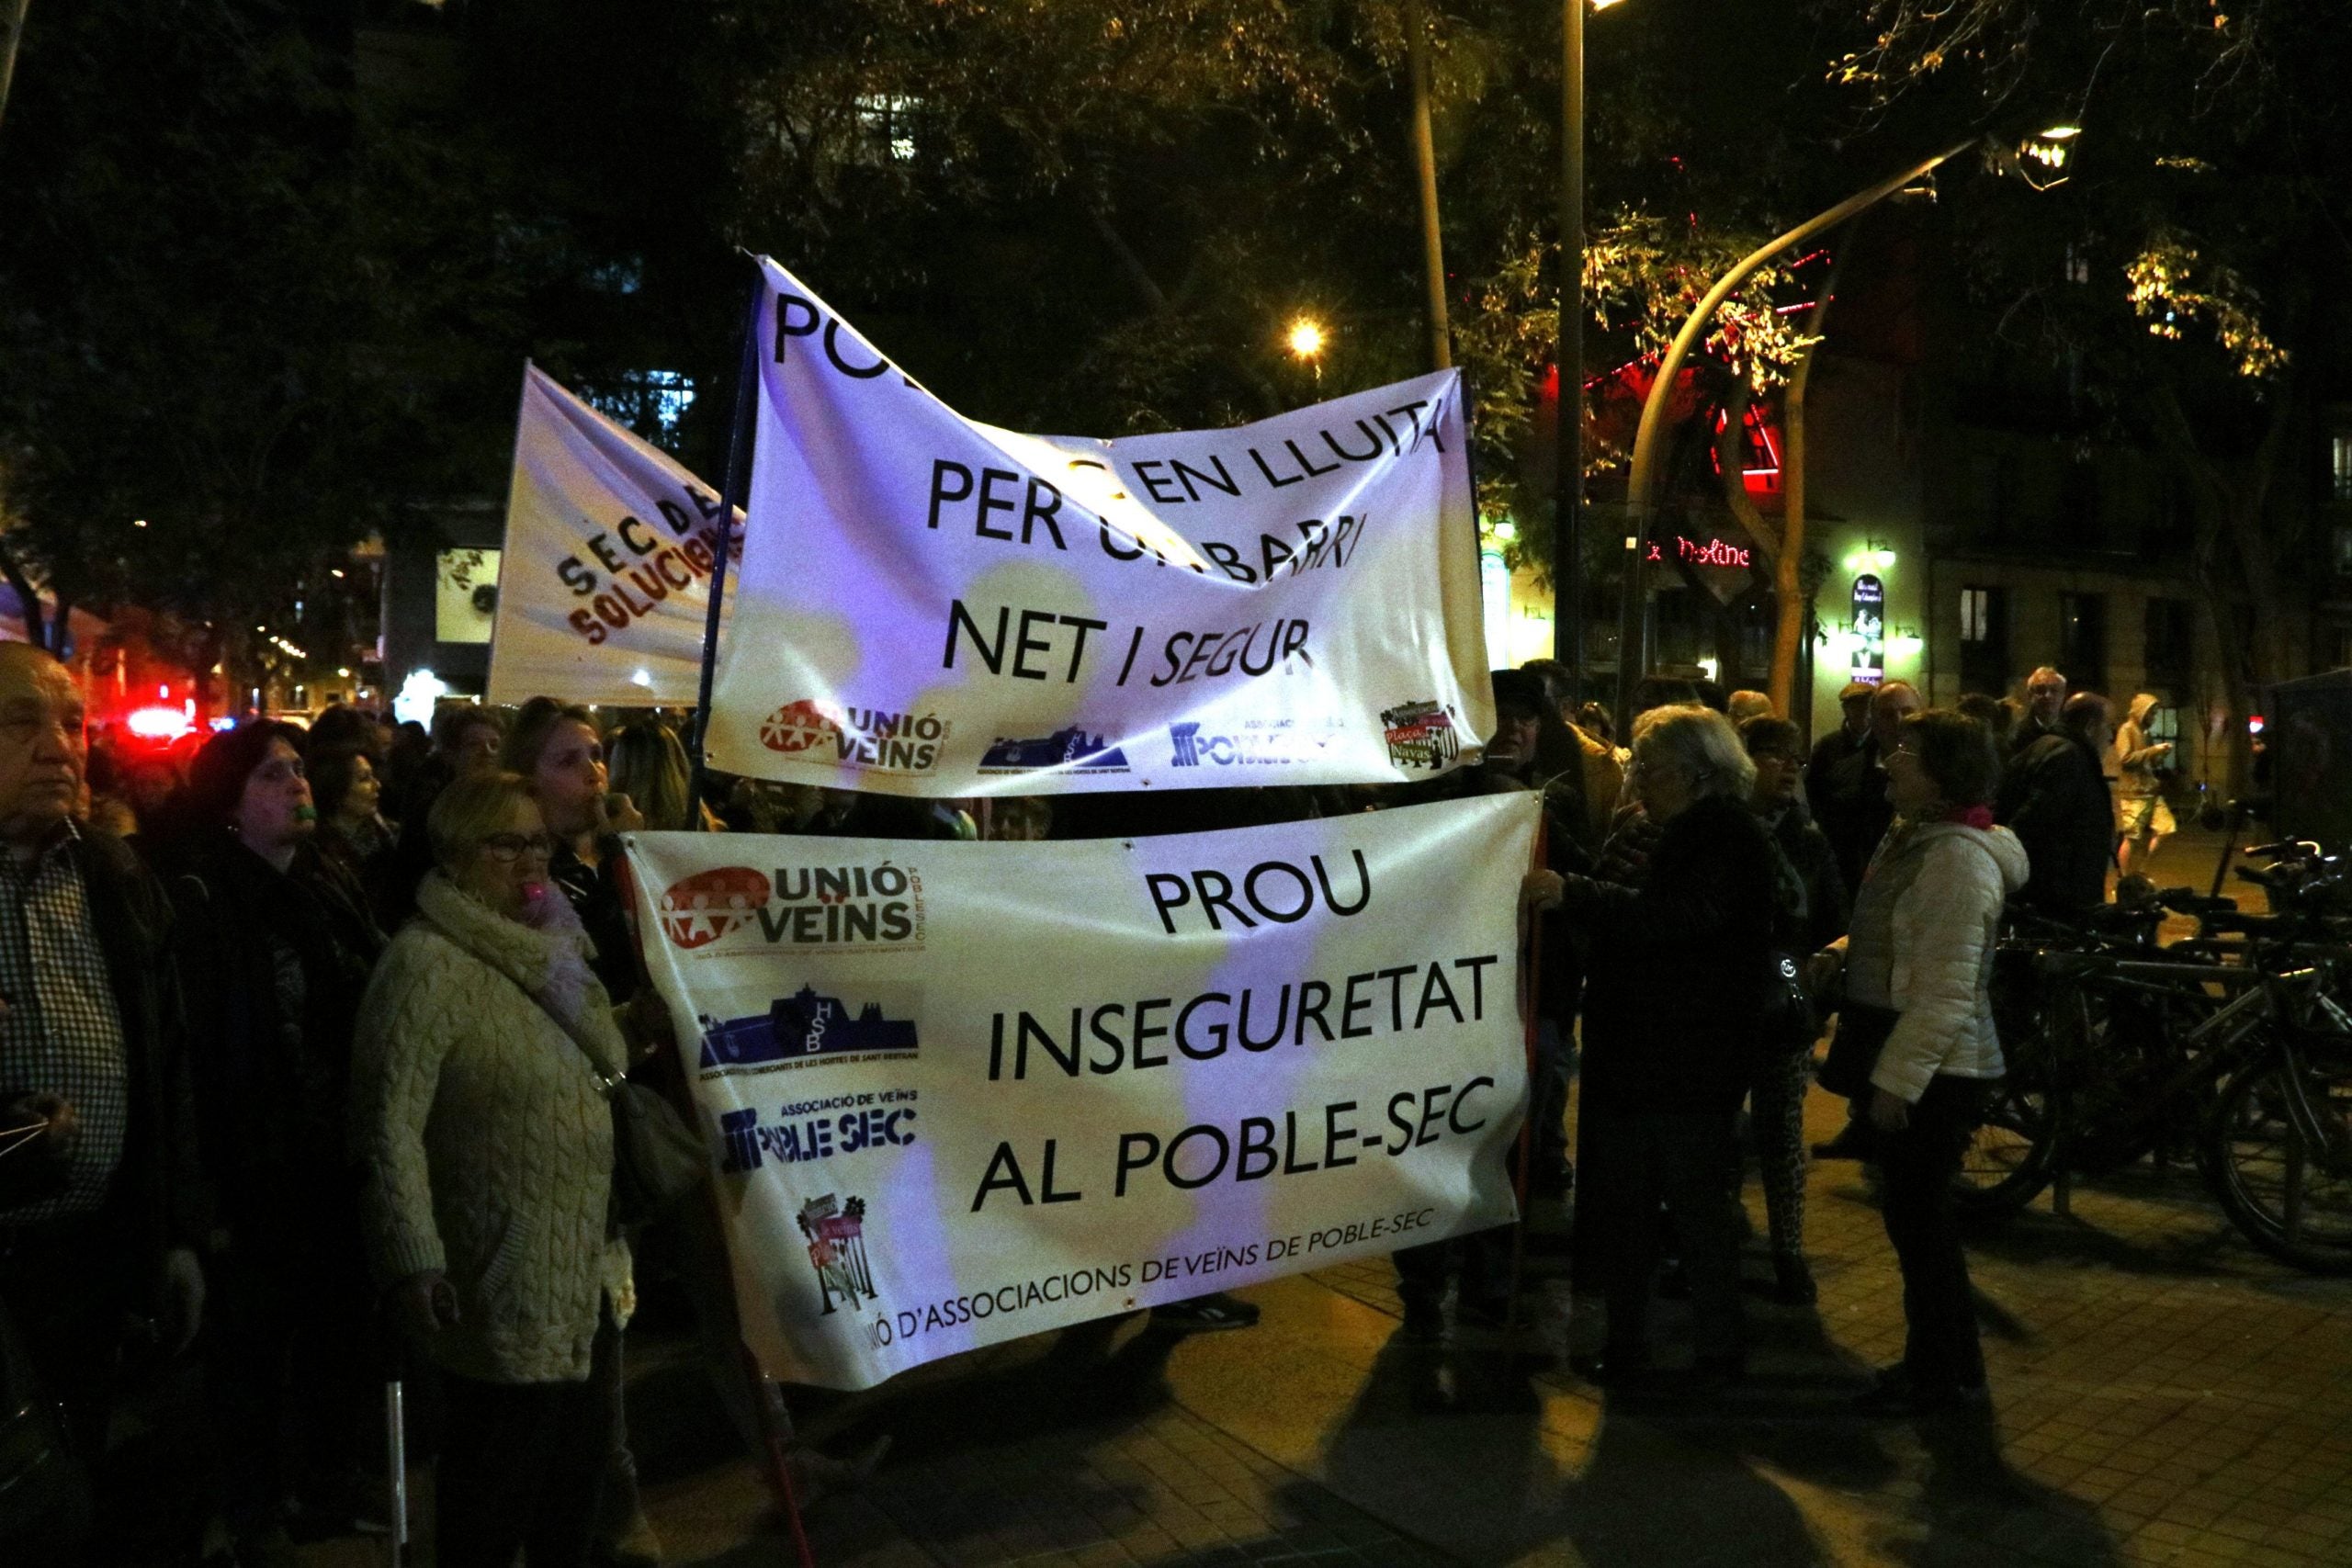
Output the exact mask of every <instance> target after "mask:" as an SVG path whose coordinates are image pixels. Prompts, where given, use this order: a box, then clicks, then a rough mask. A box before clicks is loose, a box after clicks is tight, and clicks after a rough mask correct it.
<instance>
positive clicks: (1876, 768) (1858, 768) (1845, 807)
mask: <svg viewBox="0 0 2352 1568" xmlns="http://www.w3.org/2000/svg"><path fill="white" fill-rule="evenodd" d="M1816 754H1818V749H1817V748H1816ZM1886 784H1887V780H1886V767H1885V764H1884V763H1883V762H1882V761H1880V758H1879V749H1878V738H1877V737H1876V736H1874V735H1872V736H1864V737H1863V738H1862V740H1861V743H1860V745H1858V746H1856V747H1854V748H1853V749H1851V750H1847V751H1844V752H1843V753H1841V754H1840V755H1838V757H1836V758H1834V759H1833V760H1832V761H1830V763H1829V765H1828V766H1826V767H1824V768H1818V769H1816V770H1815V771H1814V772H1812V773H1807V774H1806V775H1805V781H1804V793H1805V804H1806V805H1807V806H1809V807H1812V809H1813V820H1814V823H1815V826H1817V827H1818V828H1820V829H1821V831H1822V833H1823V834H1824V835H1825V836H1826V837H1827V839H1828V840H1829V847H1830V848H1831V849H1832V850H1835V851H1836V852H1837V853H1838V881H1839V882H1840V883H1842V884H1843V885H1844V886H1848V887H1859V886H1861V881H1862V868H1863V867H1865V866H1867V865H1869V864H1870V863H1871V851H1873V850H1875V849H1877V848H1878V844H1879V840H1881V839H1883V838H1885V837H1886V830H1887V829H1889V828H1890V827H1893V826H1894V805H1893V804H1892V803H1891V802H1890V801H1889V800H1888V799H1887V795H1886Z"/></svg>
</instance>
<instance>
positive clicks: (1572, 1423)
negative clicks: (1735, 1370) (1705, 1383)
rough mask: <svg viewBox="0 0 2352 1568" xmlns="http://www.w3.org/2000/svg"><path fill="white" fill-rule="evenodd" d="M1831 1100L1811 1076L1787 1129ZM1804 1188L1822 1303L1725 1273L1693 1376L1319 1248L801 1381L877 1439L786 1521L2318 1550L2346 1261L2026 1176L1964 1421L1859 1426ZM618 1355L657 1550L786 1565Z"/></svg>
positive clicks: (1074, 1554) (1315, 1549)
mask: <svg viewBox="0 0 2352 1568" xmlns="http://www.w3.org/2000/svg"><path fill="white" fill-rule="evenodd" d="M1840 1109H1841V1108H1840V1107H1839V1105H1838V1102H1835V1101H1833V1100H1828V1099H1827V1098H1826V1097H1825V1096H1820V1095H1816V1096H1815V1101H1814V1104H1813V1107H1812V1111H1813V1120H1814V1122H1815V1124H1816V1131H1817V1132H1818V1133H1820V1134H1826V1133H1827V1132H1829V1131H1830V1130H1831V1129H1832V1127H1833V1126H1834V1124H1835V1122H1836V1121H1837V1120H1838V1115H1839V1111H1840ZM1810 1190H1811V1196H1812V1212H1811V1224H1810V1237H1809V1239H1810V1242H1811V1246H1812V1250H1813V1253H1814V1256H1815V1262H1816V1267H1817V1269H1818V1272H1819V1274H1820V1278H1821V1284H1822V1301H1821V1305H1820V1308H1819V1310H1818V1313H1817V1314H1815V1313H1810V1312H1804V1311H1799V1310H1796V1309H1792V1308H1783V1307H1777V1306H1771V1305H1768V1304H1765V1303H1763V1302H1762V1301H1761V1299H1760V1298H1759V1299H1758V1304H1757V1310H1756V1314H1755V1325H1756V1328H1757V1337H1758V1342H1759V1353H1758V1357H1757V1375H1756V1377H1755V1379H1754V1380H1753V1385H1752V1386H1751V1387H1749V1388H1747V1389H1743V1390H1741V1391H1740V1392H1738V1393H1736V1394H1735V1395H1733V1396H1730V1397H1727V1398H1724V1399H1723V1400H1720V1401H1717V1402H1713V1403H1712V1404H1699V1403H1681V1402H1677V1401H1674V1400H1670V1399H1665V1398H1661V1397H1657V1396H1651V1397H1649V1398H1647V1399H1640V1400H1635V1399H1625V1398H1619V1397H1607V1398H1604V1397H1603V1396H1602V1395H1601V1394H1600V1393H1599V1392H1598V1391H1596V1390H1594V1389H1591V1388H1589V1387H1588V1386H1586V1385H1584V1384H1582V1383H1581V1382H1578V1381H1577V1380H1576V1379H1575V1378H1574V1377H1573V1376H1571V1375H1570V1374H1568V1373H1567V1372H1566V1369H1565V1364H1564V1362H1562V1361H1561V1360H1560V1359H1558V1353H1559V1352H1560V1351H1561V1350H1562V1349H1563V1348H1564V1347H1565V1346H1566V1343H1567V1342H1568V1341H1569V1340H1571V1339H1573V1338H1575V1337H1577V1334H1578V1333H1579V1332H1580V1331H1581V1329H1582V1326H1583V1324H1582V1320H1581V1318H1579V1317H1578V1316H1577V1314H1576V1312H1575V1311H1574V1307H1573V1303H1570V1302H1569V1300H1568V1299H1567V1297H1566V1292H1564V1291H1563V1290H1562V1289H1561V1287H1560V1286H1559V1285H1558V1284H1557V1282H1556V1281H1555V1280H1544V1281H1543V1282H1540V1283H1539V1286H1538V1290H1537V1295H1538V1299H1539V1301H1540V1302H1541V1303H1543V1306H1542V1311H1541V1314H1540V1321H1539V1322H1538V1323H1537V1324H1536V1325H1535V1326H1534V1327H1533V1329H1532V1331H1530V1332H1529V1333H1527V1334H1524V1335H1522V1336H1521V1337H1518V1338H1517V1339H1516V1340H1508V1339H1506V1338H1505V1337H1503V1336H1502V1335H1500V1334H1498V1333H1481V1332H1478V1331H1470V1330H1458V1331H1457V1332H1456V1333H1455V1334H1454V1335H1453V1337H1452V1339H1451V1340H1450V1341H1449V1343H1448V1344H1447V1345H1445V1346H1444V1347H1442V1348H1437V1349H1430V1348H1419V1347H1413V1346H1408V1345H1407V1344H1405V1343H1404V1342H1403V1340H1402V1338H1401V1337H1400V1336H1399V1335H1398V1334H1397V1327H1398V1319H1399V1316H1400V1309H1399V1307H1398V1304H1397V1296H1396V1292H1395V1289H1394V1275H1393V1273H1392V1272H1391V1271H1390V1270H1389V1269H1387V1268H1385V1266H1384V1265H1380V1264H1360V1265H1352V1266H1349V1267H1346V1268H1341V1269H1331V1270H1327V1271H1325V1272H1323V1273H1319V1274H1315V1275H1310V1276H1305V1277H1302V1278H1298V1279H1294V1280H1283V1281H1280V1282H1277V1283H1275V1284H1273V1285H1270V1286H1267V1287H1264V1288H1262V1289H1261V1290H1259V1291H1257V1292H1252V1294H1253V1298H1254V1299H1256V1300H1257V1301H1258V1302H1260V1303H1261V1305H1262V1306H1263V1308H1264V1311H1265V1320H1264V1322H1263V1324H1262V1325H1261V1326H1260V1327H1259V1328H1257V1329H1255V1330H1252V1331H1248V1332H1241V1333H1227V1334H1217V1335H1208V1336H1203V1337H1195V1338H1192V1339H1186V1340H1175V1339H1170V1338H1167V1337H1161V1336H1159V1335H1156V1334H1153V1333H1150V1332H1147V1331H1144V1330H1142V1329H1141V1328H1140V1327H1139V1326H1138V1325H1136V1324H1134V1323H1132V1322H1129V1323H1126V1324H1124V1325H1103V1326H1097V1327H1095V1328H1093V1329H1091V1330H1088V1331H1081V1332H1078V1333H1074V1334H1070V1335H1066V1336H1063V1337H1061V1338H1060V1339H1059V1340H1058V1341H1057V1342H1055V1341H1042V1340H1041V1341H1027V1342H1023V1343H1022V1344H1019V1345H1015V1346H1008V1347H1004V1348H1000V1349H998V1350H996V1351H993V1352H988V1353H983V1354H980V1355H976V1356H972V1357H967V1358H964V1359H961V1360H959V1361H957V1362H954V1363H949V1364H946V1365H944V1366H942V1367H937V1368H932V1369H925V1370H924V1371H921V1372H919V1373H916V1374H910V1376H909V1377H908V1378H905V1379H901V1380H899V1382H897V1383H894V1384H892V1385H890V1386H888V1387H887V1388H885V1389H883V1390H880V1391H876V1393H872V1394H867V1395H864V1396H860V1397H857V1398H854V1399H850V1398H831V1397H825V1396H820V1397H819V1398H817V1399H813V1400H809V1401H807V1402H804V1404H803V1421H804V1425H805V1427H806V1429H807V1430H808V1432H809V1435H810V1436H811V1437H813V1438H817V1439H819V1440H820V1441H821V1442H823V1443H824V1444H826V1445H827V1446H828V1447H830V1448H832V1449H834V1450H836V1451H839V1450H845V1449H847V1448H848V1447H850V1446H852V1445H854V1444H855V1443H857V1442H860V1441H862V1440H864V1439H865V1438H868V1437H870V1436H871V1435H873V1434H876V1433H880V1432H886V1431H887V1432H889V1433H891V1434H893V1435H894V1436H895V1438H896V1439H897V1444H898V1447H897V1450H896V1451H895V1452H894V1454H893V1456H892V1458H891V1460H890V1461H889V1463H888V1465H887V1466H886V1467H885V1469H884V1471H883V1472H882V1474H881V1475H880V1476H879V1477H878V1478H877V1480H876V1483H874V1485H873V1486H872V1487H871V1488H870V1489H869V1491H868V1492H867V1493H866V1494H865V1495H862V1496H859V1497H854V1498H849V1499H844V1500H841V1501H838V1502H832V1503H828V1504H826V1505H825V1506H822V1507H821V1508H820V1509H819V1510H817V1511H816V1513H815V1514H814V1516H813V1517H811V1519H810V1521H809V1532H810V1542H811V1546H812V1548H813V1550H814V1551H815V1553H816V1557H817V1560H818V1561H819V1562H821V1563H824V1564H827V1565H828V1568H832V1565H842V1568H848V1565H852V1564H855V1565H859V1568H865V1565H876V1568H881V1565H891V1568H895V1565H899V1564H917V1563H924V1564H929V1563H938V1564H984V1563H1002V1562H1022V1563H1054V1564H1070V1565H1074V1568H1111V1565H1120V1564H1126V1563H1130V1562H1134V1563H1147V1564H1153V1565H1155V1568H1159V1565H1168V1564H1179V1563H1182V1564H1188V1565H1189V1564H1204V1565H1205V1564H1239V1563H1244V1562H1252V1563H1255V1562H1294V1563H1298V1564H1301V1565H1302V1568H1304V1565H1306V1564H1322V1563H1329V1564H1355V1563H1403V1564H1421V1563H1430V1562H1477V1563H1488V1562H1563V1563H1568V1562H1576V1563H1624V1564H1634V1563H1654V1562H1655V1563H1710V1562H1723V1563H1782V1562H1787V1563H1803V1562H1838V1563H1865V1562H1892V1563H1922V1564H1926V1563H1943V1562H1952V1563H1960V1562H1967V1563H1971V1564H1995V1563H2010V1562H2018V1563H2022V1562H2058V1563H2073V1564H2099V1563H2109V1562H2114V1563H2124V1562H2133V1563H2139V1562H2146V1563H2156V1562H2177V1563H2209V1562H2211V1563H2218V1562H2246V1563H2258V1564H2281V1565H2283V1564H2316V1563H2341V1562H2352V1321H2347V1318H2346V1308H2347V1307H2352V1282H2346V1281H2341V1280H2312V1279H2308V1278H2305V1277H2302V1276H2300V1275H2297V1274H2294V1273H2292V1272H2290V1271H2289V1270H2287V1269H2283V1268H2281V1267H2279V1266H2278V1265H2275V1264H2273V1263H2271V1262H2270V1261H2269V1260H2267V1258H2262V1257H2261V1256H2260V1255H2258V1254H2256V1253H2254V1252H2253V1251H2252V1250H2251V1249H2250V1248H2248V1247H2245V1246H2244V1245H2243V1244H2242V1243H2241V1242H2240V1241H2239V1240H2238V1239H2237V1237H2236V1235H2235V1233H2234V1232H2233V1231H2232V1230H2230V1228H2229V1227H2228V1225H2227V1224H2226V1222H2225V1221H2223V1220H2222V1217H2221V1215H2220V1213H2219V1212H2218V1211H2217V1210H2216V1209H2215V1208H2214V1207H2213V1206H2212V1204H2211V1201H2209V1200H2208V1199H2207V1198H2206V1197H2205V1195H2204V1193H2203V1191H2202V1189H2201V1188H2200V1187H2199V1185H2198V1183H2197V1181H2196V1179H2194V1177H2193V1176H2192V1175H2190V1174H2188V1173H2187V1172H2184V1171H2165V1172H2159V1171H2154V1170H2151V1169H2148V1168H2140V1169H2138V1170H2135V1171H2132V1172H2130V1173H2127V1174H2126V1175H2125V1176H2123V1177H2121V1178H2119V1179H2112V1180H2106V1181H2100V1182H2091V1183H2084V1184H2081V1185H2079V1186H2078V1187H2077V1189H2076V1192H2075V1212H2074V1214H2073V1216H2072V1218H2070V1219H2067V1220H2060V1219H2057V1218H2056V1217H2055V1216H2053V1215H2052V1213H2050V1211H2049V1202H2048V1200H2047V1199H2046V1198H2045V1199H2043V1200H2042V1201H2040V1202H2039V1203H2038V1204H2037V1205H2036V1208H2035V1210H2034V1211H2033V1212H2032V1213H2028V1214H2026V1215H2023V1216H2020V1217H2018V1219H2016V1220H2013V1221H2010V1222H2008V1223H2007V1224H2004V1225H2003V1226H2001V1227H2000V1228H1998V1229H1997V1230H1996V1231H1995V1232H1993V1233H1991V1234H1989V1235H1985V1237H1983V1238H1982V1239H1981V1240H1980V1242H1979V1243H1978V1244H1977V1246H1976V1247H1975V1248H1974V1250H1973V1262H1974V1265H1975V1272H1976V1281H1977V1285H1978V1290H1979V1295H1980V1301H1979V1314H1980V1317H1981V1318H1982V1320H1983V1322H1984V1323H1985V1328H1986V1333H1987V1351H1988V1356H1989V1359H1990V1361H1991V1368H1992V1379H1993V1387H1994V1390H1995V1393H1996V1406H1997V1408H1996V1413H1995V1415H1994V1416H1993V1417H1992V1418H1991V1419H1990V1420H1989V1421H1985V1420H1980V1421H1977V1422H1974V1423H1973V1424H1972V1423H1970V1422H1968V1421H1964V1420H1960V1421H1953V1420H1947V1421H1939V1422H1923V1423H1917V1424H1910V1423H1883V1422H1882V1423H1872V1422H1866V1421H1861V1420H1858V1419H1855V1418H1853V1417H1851V1416H1848V1415H1846V1414H1845V1412H1844V1411H1843V1409H1842V1407H1841V1401H1842V1399H1843V1397H1844V1396H1845V1395H1846V1394H1848V1393H1851V1392H1852V1391H1853V1390H1854V1389H1855V1387H1856V1386H1858V1384H1859V1382H1860V1379H1861V1378H1862V1376H1863V1375H1864V1374H1865V1372H1866V1370H1867V1369H1869V1368H1870V1367H1871V1366H1874V1365H1877V1364H1879V1363H1882V1362H1883V1361H1886V1360H1889V1359H1893V1358H1894V1355H1895V1353H1896V1348H1897V1347H1898V1346H1899V1343H1900V1338H1901V1334H1902V1314H1901V1311H1900V1306H1899V1298H1898V1294H1897V1291H1898V1287H1897V1283H1896V1277H1895V1273H1894V1265H1893V1261H1892V1258H1891V1256H1890V1255H1889V1253H1888V1251H1887V1247H1886V1243H1885V1239H1884V1236H1883V1233H1882V1232H1881V1231H1880V1229H1879V1224H1878V1218H1877V1213H1876V1210H1875V1208H1874V1206H1873V1205H1872V1203H1871V1200H1870V1194H1869V1191H1868V1189H1867V1187H1866V1184H1865V1181H1864V1179H1863V1175H1862V1173H1861V1171H1860V1168H1858V1167H1855V1166H1852V1165H1825V1166H1821V1167H1818V1168H1815V1171H1814V1173H1813V1175H1812V1179H1811V1188H1810ZM1749 1202H1750V1207H1751V1209H1752V1210H1753V1211H1755V1218H1756V1223H1757V1224H1758V1226H1759V1228H1760V1226H1761V1224H1762V1216H1761V1212H1760V1197H1759V1195H1758V1193H1757V1192H1756V1191H1755V1190H1754V1188H1753V1184H1752V1183H1751V1190H1750V1192H1749ZM1538 1218H1539V1222H1550V1223H1554V1224H1556V1219H1557V1216H1556V1214H1539V1216H1538ZM1537 1243H1538V1245H1537V1247H1535V1249H1534V1250H1533V1252H1532V1256H1531V1273H1532V1275H1534V1276H1536V1277H1537V1278H1538V1279H1539V1280H1543V1276H1545V1275H1547V1274H1555V1273H1556V1261H1557V1254H1556V1252H1555V1251H1554V1250H1551V1249H1550V1247H1549V1246H1548V1241H1547V1238H1545V1237H1544V1236H1541V1235H1539V1236H1538V1238H1537ZM1762 1265H1763V1259H1762V1258H1761V1257H1760V1256H1757V1257H1752V1258H1751V1259H1750V1276H1751V1278H1753V1279H1755V1280H1758V1281H1759V1282H1760V1281H1761V1280H1762V1279H1763V1278H1764V1269H1763V1266H1762ZM1681 1326H1682V1325H1681V1321H1680V1318H1679V1314H1669V1315H1668V1317H1667V1319H1666V1321H1665V1324H1664V1327H1665V1331H1666V1333H1667V1335H1668V1337H1669V1350H1668V1354H1669V1356H1670V1355H1672V1354H1673V1353H1674V1349H1673V1348H1672V1346H1671V1340H1672V1337H1674V1336H1677V1335H1679V1333H1680V1331H1681ZM639 1361H640V1367H641V1371H640V1375H639V1379H638V1382H637V1383H636V1385H635V1387H634V1389H633V1391H632V1404H633V1414H634V1416H635V1418H636V1422H637V1426H638V1428H639V1448H640V1450H641V1451H642V1455H643V1460H644V1462H645V1464H646V1467H647V1470H648V1474H649V1483H650V1484H649V1489H648V1496H649V1501H650V1506H651V1508H652V1511H653V1514H654V1517H655V1518H656V1521H657V1522H658V1523H659V1525H660V1527H661V1529H662V1535H663V1538H664V1540H665V1542H666V1543H667V1546H668V1548H669V1551H670V1557H671V1560H672V1561H673V1562H680V1563H705V1564H728V1565H735V1564H754V1563H762V1564H764V1563H783V1562H790V1561H791V1559H792V1551H791V1547H790V1543H789V1540H788V1538H787V1537H786V1536H784V1535H782V1534H779V1533H777V1532H776V1531H775V1530H774V1529H770V1528H768V1527H767V1526H766V1525H765V1524H764V1523H763V1515H764V1513H765V1510H766V1495H765V1491H764V1488H763V1484H762V1483H761V1481H760V1479H759V1477H758V1475H757V1473H756V1472H755V1471H754V1469H753V1468H752V1466H751V1465H749V1464H748V1463H745V1462H741V1461H736V1460H734V1459H732V1458H731V1457H730V1456H729V1455H728V1454H727V1453H726V1451H725V1450H726V1444H725V1442H724V1440H723V1438H721V1439H714V1438H713V1434H715V1433H719V1432H721V1431H723V1421H722V1419H721V1417H720V1416H719V1415H718V1409H717V1407H716V1404H714V1403H713V1402H712V1400H711V1399H710V1397H709V1395H708V1393H707V1390H706V1389H705V1388H704V1386H703V1385H702V1383H701V1382H700V1376H699V1373H698V1371H696V1370H695V1368H694V1367H693V1366H692V1365H691V1364H690V1362H689V1361H688V1360H687V1359H684V1356H683V1354H682V1353H680V1352H679V1350H678V1349H677V1348H664V1347H655V1348H653V1349H652V1353H650V1354H647V1355H642V1356H640V1358H639ZM689 1434H693V1435H694V1436H693V1438H692V1440H691V1441H688V1440H687V1438H688V1435H689Z"/></svg>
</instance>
